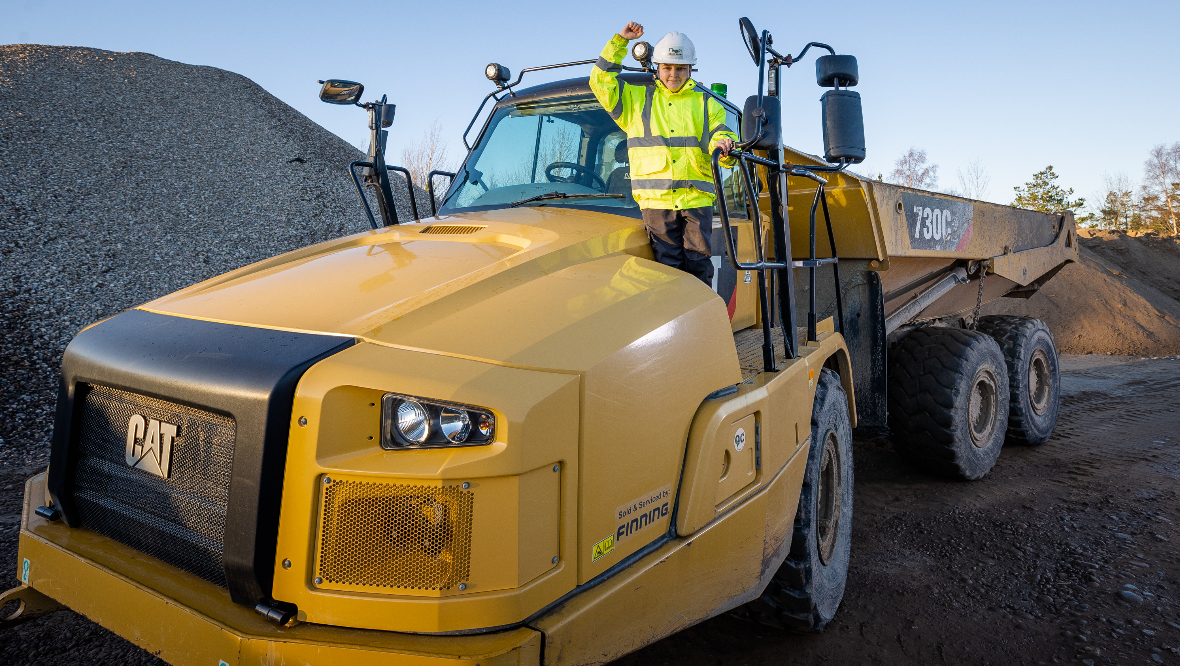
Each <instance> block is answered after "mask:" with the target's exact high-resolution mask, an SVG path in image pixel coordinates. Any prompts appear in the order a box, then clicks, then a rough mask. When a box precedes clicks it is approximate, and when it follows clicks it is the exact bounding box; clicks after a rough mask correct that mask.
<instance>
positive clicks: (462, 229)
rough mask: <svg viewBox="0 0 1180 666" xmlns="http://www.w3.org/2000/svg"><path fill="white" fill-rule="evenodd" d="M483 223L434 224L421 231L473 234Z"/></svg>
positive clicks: (426, 232) (424, 232) (427, 232)
mask: <svg viewBox="0 0 1180 666" xmlns="http://www.w3.org/2000/svg"><path fill="white" fill-rule="evenodd" d="M480 229H483V225H474V224H473V225H465V224H432V225H430V226H429V227H426V228H425V229H423V230H422V231H420V232H419V233H423V234H473V233H475V232H477V231H479V230H480Z"/></svg>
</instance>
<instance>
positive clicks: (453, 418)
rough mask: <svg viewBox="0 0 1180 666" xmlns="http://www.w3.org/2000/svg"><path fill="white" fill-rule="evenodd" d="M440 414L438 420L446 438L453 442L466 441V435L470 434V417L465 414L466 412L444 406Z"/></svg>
mask: <svg viewBox="0 0 1180 666" xmlns="http://www.w3.org/2000/svg"><path fill="white" fill-rule="evenodd" d="M441 416H442V418H440V419H439V421H440V423H441V425H442V431H443V434H444V435H446V437H447V439H448V440H450V441H452V442H454V443H455V444H458V443H460V442H463V441H466V439H467V436H468V435H470V434H471V418H470V417H468V416H467V412H465V411H462V410H459V409H451V408H450V407H445V408H443V410H442V415H441Z"/></svg>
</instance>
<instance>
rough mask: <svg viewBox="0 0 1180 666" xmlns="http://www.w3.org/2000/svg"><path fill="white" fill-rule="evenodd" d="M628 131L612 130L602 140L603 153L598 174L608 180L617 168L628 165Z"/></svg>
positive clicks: (599, 158)
mask: <svg viewBox="0 0 1180 666" xmlns="http://www.w3.org/2000/svg"><path fill="white" fill-rule="evenodd" d="M628 163H629V161H628V158H627V133H626V132H624V131H623V130H618V131H617V132H611V133H610V134H608V135H606V137H605V138H604V139H603V140H602V154H601V155H599V157H598V175H599V176H600V177H602V179H603V180H608V179H609V178H610V176H611V174H612V173H613V172H614V170H615V169H617V168H619V167H621V166H624V165H627V164H628Z"/></svg>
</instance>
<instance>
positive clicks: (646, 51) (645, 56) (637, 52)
mask: <svg viewBox="0 0 1180 666" xmlns="http://www.w3.org/2000/svg"><path fill="white" fill-rule="evenodd" d="M631 57H632V58H635V59H636V60H638V61H639V62H647V61H648V60H651V44H648V43H647V42H635V46H632V47H631Z"/></svg>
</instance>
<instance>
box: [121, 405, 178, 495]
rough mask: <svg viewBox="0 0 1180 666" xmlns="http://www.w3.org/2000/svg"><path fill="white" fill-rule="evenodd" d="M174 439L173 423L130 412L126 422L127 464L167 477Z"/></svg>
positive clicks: (174, 428)
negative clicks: (129, 417) (145, 417)
mask: <svg viewBox="0 0 1180 666" xmlns="http://www.w3.org/2000/svg"><path fill="white" fill-rule="evenodd" d="M174 439H176V426H175V425H173V424H171V423H165V422H163V421H157V420H156V419H150V420H149V419H144V418H143V417H142V416H140V415H139V414H132V415H131V419H130V420H129V421H128V422H127V450H126V460H127V464H128V465H130V466H131V467H136V468H138V469H142V470H143V471H145V472H148V473H150V474H155V475H156V476H158V477H160V478H162V479H167V478H168V468H169V466H170V464H171V462H172V441H173V440H174Z"/></svg>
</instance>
